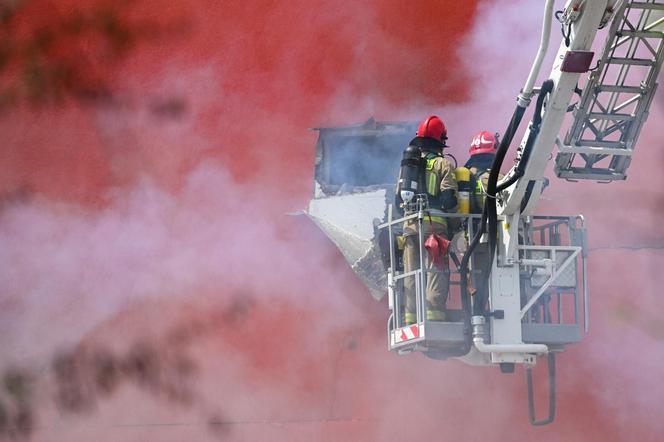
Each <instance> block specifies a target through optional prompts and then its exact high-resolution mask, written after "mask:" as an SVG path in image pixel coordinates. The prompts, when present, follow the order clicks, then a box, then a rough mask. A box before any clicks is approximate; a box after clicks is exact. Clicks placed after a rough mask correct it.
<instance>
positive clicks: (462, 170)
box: [454, 167, 470, 213]
mask: <svg viewBox="0 0 664 442" xmlns="http://www.w3.org/2000/svg"><path fill="white" fill-rule="evenodd" d="M454 175H455V177H456V180H457V185H458V186H459V191H458V193H457V203H458V204H459V207H458V209H457V213H470V170H469V169H468V168H466V167H457V168H456V169H455V170H454Z"/></svg>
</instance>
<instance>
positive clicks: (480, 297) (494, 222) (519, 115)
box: [466, 105, 526, 315]
mask: <svg viewBox="0 0 664 442" xmlns="http://www.w3.org/2000/svg"><path fill="white" fill-rule="evenodd" d="M525 111H526V108H525V106H520V105H517V107H516V109H515V110H514V114H513V115H512V119H511V120H510V123H509V125H508V126H507V129H506V130H505V135H504V136H503V139H502V140H501V142H500V146H499V147H498V151H497V152H496V156H495V158H494V159H493V163H492V164H491V170H490V172H489V181H488V183H487V192H486V193H487V196H486V198H485V199H484V212H485V213H486V219H487V223H488V225H483V226H481V228H480V230H479V231H478V233H477V234H476V235H475V236H476V237H477V236H478V234H479V236H481V233H480V232H481V231H483V230H484V229H486V231H488V233H489V259H487V262H486V263H484V268H483V269H481V270H482V277H483V281H482V284H481V290H478V292H477V293H476V297H475V303H474V308H473V310H474V313H475V314H476V315H483V314H484V313H485V310H486V302H487V299H488V290H486V288H488V283H489V274H490V272H491V266H492V265H493V257H494V255H495V251H496V241H497V229H498V214H497V209H496V193H497V190H496V187H497V182H498V174H499V172H500V168H501V166H502V164H503V160H504V159H505V154H506V153H507V150H508V149H509V146H510V144H511V143H512V139H513V138H514V134H515V133H516V131H517V129H518V127H519V124H521V120H522V119H523V114H524V113H525ZM482 218H484V214H483V215H482ZM478 240H479V237H478ZM466 253H468V251H467V252H466Z"/></svg>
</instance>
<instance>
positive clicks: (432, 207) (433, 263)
mask: <svg viewBox="0 0 664 442" xmlns="http://www.w3.org/2000/svg"><path fill="white" fill-rule="evenodd" d="M446 140H447V130H446V129H445V124H444V123H443V121H442V120H441V119H440V118H439V117H437V116H435V115H431V116H429V117H427V118H425V119H424V120H423V121H422V122H421V123H420V125H419V127H418V129H417V134H416V136H415V138H413V139H412V140H411V142H410V145H409V146H408V147H407V148H406V150H405V151H404V158H405V157H406V153H407V152H417V153H418V156H419V170H420V172H419V174H418V179H417V180H415V182H418V183H420V185H419V186H417V185H416V186H415V187H416V189H415V190H417V192H410V193H411V195H410V198H412V197H413V195H414V194H416V193H419V194H426V196H427V200H428V203H429V210H427V212H426V215H425V216H424V219H423V222H422V237H423V238H424V239H427V242H426V243H425V245H427V247H428V246H429V244H430V242H429V241H430V240H432V239H435V240H438V241H439V242H434V244H436V247H435V248H436V249H437V250H431V249H429V250H426V251H425V252H424V256H425V261H426V263H425V266H426V268H427V269H429V270H435V271H433V272H427V278H426V289H425V295H426V315H427V319H428V320H431V321H445V320H446V319H447V318H446V311H445V303H446V301H447V296H448V289H449V279H450V274H449V266H448V265H446V264H447V260H448V256H447V253H446V251H445V250H444V249H445V248H446V244H443V243H444V242H445V241H447V240H448V239H449V237H450V235H451V234H452V233H453V232H452V229H453V227H454V226H453V221H452V220H451V219H450V218H446V217H445V216H444V212H455V211H456V208H457V195H456V194H457V183H456V179H455V177H454V166H453V165H452V163H450V162H449V161H448V160H447V159H446V158H445V157H444V156H443V149H444V148H445V147H447V145H446V144H445V143H446ZM405 161H406V160H404V162H405ZM404 162H402V170H401V173H400V180H399V183H398V184H397V198H398V199H401V200H402V203H403V202H405V203H408V202H409V201H406V200H410V198H409V197H408V196H407V197H405V199H404V198H403V197H401V196H400V195H405V194H407V193H408V192H405V193H404V192H403V190H405V187H407V184H405V180H404V179H402V178H404V176H405V173H406V172H405V169H404ZM411 164H412V163H411ZM409 182H412V181H409ZM410 201H411V206H410V212H409V207H408V204H406V207H405V210H406V211H405V213H406V215H408V214H410V213H412V211H413V208H412V202H414V201H415V199H412V200H410ZM434 234H435V235H434ZM404 237H405V247H404V256H403V262H404V271H405V272H409V271H412V270H416V269H418V268H420V244H419V234H418V220H417V219H411V220H408V221H406V223H405V224H404ZM438 246H440V247H438ZM437 254H438V255H437ZM441 264H442V265H441ZM404 294H405V298H406V303H405V304H406V306H405V307H406V308H405V318H404V319H405V323H406V324H413V323H415V322H416V321H417V315H416V299H415V277H408V278H405V280H404Z"/></svg>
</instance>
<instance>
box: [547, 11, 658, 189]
mask: <svg viewBox="0 0 664 442" xmlns="http://www.w3.org/2000/svg"><path fill="white" fill-rule="evenodd" d="M662 30H664V0H648V1H623V2H621V3H620V5H619V6H618V8H617V9H616V11H615V15H614V18H613V21H612V22H611V27H610V29H609V35H608V37H607V40H606V43H605V45H604V49H603V51H602V56H601V58H600V59H599V61H598V63H597V66H596V67H595V68H594V69H593V70H592V72H591V74H590V77H589V79H588V83H587V85H586V86H585V88H584V90H583V93H582V94H581V100H580V101H579V103H578V105H577V106H576V108H575V109H574V111H573V112H574V120H573V122H572V125H571V127H570V129H569V131H568V132H567V134H566V135H565V138H564V141H563V142H560V140H557V141H556V142H557V144H558V151H559V153H558V156H557V157H556V165H555V171H556V174H557V175H558V176H559V177H561V178H566V179H568V180H580V179H587V180H597V181H614V180H624V179H625V178H626V171H627V168H628V167H629V164H630V161H631V155H632V152H633V151H634V146H635V144H636V141H637V139H638V137H639V133H640V131H641V127H642V126H643V123H644V122H645V121H646V119H647V118H648V109H649V108H650V104H651V102H652V99H653V96H654V94H655V91H656V89H657V75H658V73H659V70H660V67H661V65H662V59H663V58H664V32H662Z"/></svg>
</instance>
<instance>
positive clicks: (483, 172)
mask: <svg viewBox="0 0 664 442" xmlns="http://www.w3.org/2000/svg"><path fill="white" fill-rule="evenodd" d="M498 144H499V143H498V134H497V133H493V132H489V131H486V130H483V131H481V132H478V133H477V135H475V137H473V141H471V143H470V148H469V149H468V153H470V158H468V161H467V162H466V164H465V167H466V168H467V169H469V170H470V176H471V179H470V182H471V186H470V213H482V208H483V207H484V196H485V194H486V186H487V183H488V182H489V172H490V171H491V163H493V159H494V158H495V156H496V152H497V151H498Z"/></svg>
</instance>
